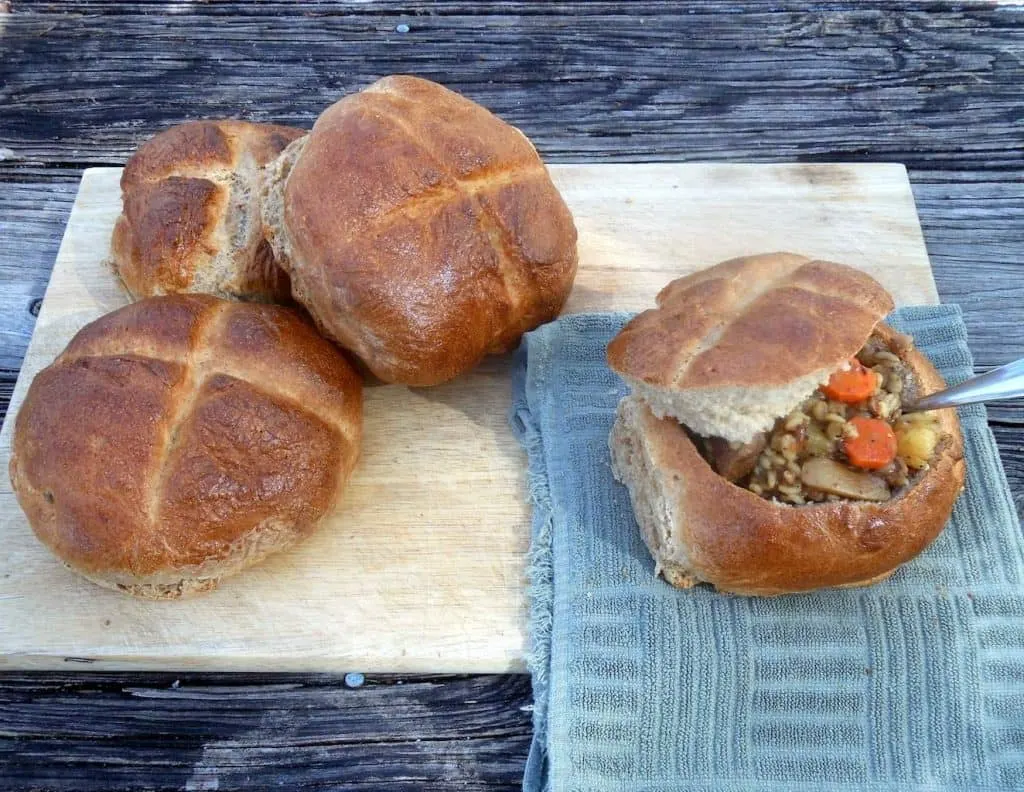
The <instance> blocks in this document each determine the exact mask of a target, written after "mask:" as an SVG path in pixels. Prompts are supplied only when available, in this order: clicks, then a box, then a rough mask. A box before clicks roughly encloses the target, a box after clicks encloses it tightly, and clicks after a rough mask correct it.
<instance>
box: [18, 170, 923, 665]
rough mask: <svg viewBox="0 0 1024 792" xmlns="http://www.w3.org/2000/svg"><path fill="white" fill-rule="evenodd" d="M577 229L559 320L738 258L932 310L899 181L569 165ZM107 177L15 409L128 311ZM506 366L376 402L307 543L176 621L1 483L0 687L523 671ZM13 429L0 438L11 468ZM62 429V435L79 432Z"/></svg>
mask: <svg viewBox="0 0 1024 792" xmlns="http://www.w3.org/2000/svg"><path fill="white" fill-rule="evenodd" d="M551 171H552V175H553V176H554V179H555V181H556V183H557V184H558V187H559V188H560V189H561V191H562V194H563V195H564V196H565V199H566V201H567V202H568V204H569V206H570V208H571V209H572V211H573V214H574V215H575V218H576V224H577V227H578V228H579V253H580V267H579V275H578V277H577V279H576V285H575V288H574V290H573V293H572V296H571V298H570V300H569V304H568V308H567V310H568V311H570V312H578V311H605V310H612V309H621V310H639V309H642V308H646V307H648V306H650V305H652V303H653V300H654V295H655V294H656V293H657V291H658V290H659V289H660V288H661V287H662V286H663V285H664V284H665V283H667V282H668V281H670V280H672V279H673V278H675V277H677V276H679V275H681V274H684V273H686V272H690V271H692V270H694V269H698V268H701V267H703V266H707V265H709V264H712V263H714V262H717V261H719V260H722V259H726V258H730V257H732V256H736V255H741V254H745V253H755V252H763V251H770V250H793V251H797V252H802V253H805V254H809V255H813V256H818V257H823V258H832V259H836V260H839V261H843V262H846V263H848V264H852V265H854V266H857V267H861V268H863V269H865V270H867V271H868V272H870V273H871V274H873V275H874V276H875V277H876V278H878V279H879V280H880V281H881V282H882V283H883V284H885V286H886V287H888V288H889V289H890V290H891V291H892V293H893V294H894V295H895V297H896V298H897V301H898V302H899V303H901V304H907V303H935V302H937V294H936V290H935V283H934V281H933V279H932V274H931V270H930V268H929V264H928V257H927V253H926V252H925V247H924V240H923V238H922V236H921V229H920V226H919V224H918V220H917V213H916V211H915V208H914V201H913V197H912V195H911V191H910V185H909V182H908V181H907V176H906V172H905V170H904V168H903V167H902V166H900V165H853V166H832V165H682V164H649V165H561V166H554V167H552V168H551ZM119 176H120V170H119V169H114V168H96V169H91V170H87V171H86V172H85V175H84V176H83V178H82V184H81V188H80V190H79V193H78V198H77V200H76V202H75V205H74V209H73V210H72V212H71V218H70V220H69V222H68V227H67V231H66V233H65V235H64V240H63V243H62V245H61V248H60V253H59V254H58V256H57V262H56V264H55V265H54V269H53V276H52V279H51V281H50V285H49V288H48V289H47V292H46V298H45V300H44V302H43V306H42V310H41V311H40V314H39V319H38V322H37V324H36V329H35V335H34V336H33V338H32V343H31V346H30V347H29V350H28V354H27V356H26V358H25V364H24V367H23V369H22V372H21V377H20V379H19V380H18V384H17V387H16V389H15V392H14V398H13V400H12V402H11V410H10V413H9V415H10V416H13V415H14V414H15V413H16V411H17V409H18V406H19V405H20V403H21V400H22V398H23V396H24V393H25V389H26V388H27V387H28V384H29V382H30V380H31V379H32V377H33V376H34V375H35V374H36V372H37V371H39V370H40V369H41V368H43V367H44V366H45V365H47V364H48V363H49V362H50V361H51V360H52V359H53V358H54V357H55V356H56V355H57V354H58V353H59V352H60V351H61V349H62V348H63V347H64V345H65V344H66V343H67V341H68V340H69V339H70V337H71V336H72V335H73V334H74V333H75V332H76V331H77V330H78V329H79V328H80V327H82V326H83V325H84V324H86V323H87V322H89V321H91V320H92V319H95V318H96V317H97V316H100V315H101V314H103V313H105V312H107V311H110V310H113V309H114V308H117V307H118V306H120V305H123V304H124V303H125V302H126V301H127V300H126V296H125V295H124V293H123V292H122V291H121V290H120V287H119V286H118V285H117V284H116V283H115V280H114V278H113V277H112V276H111V274H110V273H109V272H108V271H107V270H106V269H105V268H104V266H103V264H102V262H103V259H104V257H105V256H106V254H107V248H108V241H109V238H110V232H111V229H112V228H113V224H114V219H115V217H116V216H117V214H118V212H119V210H120V194H119V190H118V178H119ZM509 371H510V361H509V360H508V359H507V358H502V359H492V360H489V361H488V362H486V363H485V364H484V365H483V366H481V367H480V369H478V370H477V371H475V372H473V373H471V374H469V375H467V376H464V377H461V378H460V379H458V380H457V381H455V382H451V383H449V384H446V385H442V386H439V387H436V388H427V389H419V390H410V389H408V388H404V387H398V386H379V387H372V388H369V389H368V392H367V399H366V419H365V420H366V424H365V448H364V453H363V457H362V460H361V462H360V464H359V466H358V468H357V470H356V473H355V474H354V476H353V479H352V481H351V484H350V486H349V489H348V492H347V494H346V497H345V500H344V503H343V505H342V508H341V510H340V511H339V512H338V513H337V514H336V515H334V517H333V518H332V519H331V520H330V521H329V523H328V524H327V525H326V526H325V527H324V528H323V529H322V530H321V531H320V532H319V533H318V534H317V535H316V536H314V537H313V538H312V539H310V540H309V541H307V542H306V543H305V544H303V545H302V546H300V547H298V548H295V549H293V550H292V551H290V552H287V553H285V554H283V555H280V556H277V557H275V558H272V559H270V560H269V561H267V562H266V563H264V564H262V565H261V566H259V567H257V568H255V569H252V570H249V571H247V572H245V573H243V574H242V575H240V576H238V577H236V578H233V579H229V580H228V581H226V582H225V583H224V584H223V585H222V587H221V588H220V590H218V591H216V592H214V593H212V594H210V595H207V596H203V597H199V598H196V599H191V600H185V601H180V602H145V601H137V600H133V599H131V598H129V597H126V596H124V595H121V594H118V593H116V592H111V591H107V590H105V589H101V588H99V587H97V586H94V585H92V584H90V583H88V582H86V581H84V580H82V579H80V578H78V577H77V576H75V575H74V574H72V573H71V572H69V571H68V570H67V569H66V568H65V567H63V566H62V565H61V564H60V563H59V562H58V561H57V560H56V559H55V558H54V557H53V556H51V555H50V554H49V553H48V552H47V551H46V550H45V549H44V548H43V547H42V546H41V545H40V544H39V543H38V542H37V541H36V540H35V538H34V537H33V535H32V533H31V531H30V529H29V527H28V524H27V523H26V521H25V518H24V516H23V515H22V513H21V511H20V510H19V508H18V505H17V502H16V501H15V498H14V495H13V493H12V492H11V488H10V483H9V481H8V478H7V476H6V475H2V476H0V548H3V550H2V551H0V668H87V667H88V668H94V669H100V668H110V669H114V668H117V669H128V668H155V669H174V670H186V669H221V670H242V669H245V670H267V671H285V670H311V671H314V670H319V671H347V670H356V671H378V672H380V671H402V672H459V671H463V672H470V671H481V672H499V671H508V670H522V669H523V668H524V663H523V651H524V646H525V624H524V616H525V605H526V597H525V581H524V557H525V553H526V550H527V546H528V541H529V520H530V510H529V507H528V505H527V503H526V489H525V483H524V472H525V456H524V454H523V452H522V451H521V450H520V448H519V446H518V445H517V444H516V442H515V440H514V439H513V437H512V435H511V433H510V431H509V428H508V425H507V423H506V412H507V409H508V405H509V396H510V378H509ZM13 423H14V422H13V420H8V421H7V422H6V424H5V425H4V427H3V432H2V434H0V463H2V464H3V468H4V470H6V467H7V464H6V463H7V459H8V456H9V453H10V433H11V429H12V426H13ZM72 430H73V429H72Z"/></svg>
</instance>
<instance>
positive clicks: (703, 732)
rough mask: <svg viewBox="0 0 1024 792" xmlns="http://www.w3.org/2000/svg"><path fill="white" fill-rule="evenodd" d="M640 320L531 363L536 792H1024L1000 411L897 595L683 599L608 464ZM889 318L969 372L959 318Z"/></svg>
mask: <svg viewBox="0 0 1024 792" xmlns="http://www.w3.org/2000/svg"><path fill="white" fill-rule="evenodd" d="M627 318H628V317H626V316H623V315H621V314H603V315H580V316H572V317H568V318H565V319H562V320H560V321H558V322H555V323H552V324H549V325H546V326H544V327H542V328H540V329H538V330H536V331H534V332H533V333H530V334H529V335H528V336H527V338H526V340H525V341H524V343H523V345H522V347H521V348H520V351H519V353H518V355H519V357H518V364H517V368H516V377H515V380H514V396H513V407H512V416H511V418H512V423H513V426H514V428H515V431H516V432H517V435H518V437H519V439H520V441H521V442H522V444H523V445H524V446H525V448H526V449H527V452H528V454H529V463H530V464H529V488H530V496H531V500H532V503H533V509H534V520H533V541H532V551H531V559H530V570H529V571H530V576H531V591H530V594H531V611H530V628H531V641H532V654H531V657H530V669H531V673H532V675H533V686H534V699H535V705H534V726H535V736H534V743H533V747H532V750H531V754H530V758H529V761H528V765H527V770H526V776H525V779H524V783H523V787H524V789H525V790H527V792H537V791H539V790H548V789H550V790H554V791H555V792H568V791H569V790H580V791H581V792H600V791H601V790H615V792H620V791H621V790H631V791H633V790H673V791H674V790H706V791H707V792H739V791H740V790H742V791H743V792H752V791H753V790H764V792H780V790H801V791H802V790H807V791H808V792H809V791H810V790H814V791H815V792H817V790H822V789H831V790H869V791H877V792H881V791H882V790H886V791H888V790H901V792H905V791H906V790H920V791H921V792H923V791H924V790H929V792H930V791H931V790H971V792H977V790H1004V789H1006V790H1008V789H1017V790H1020V789H1024V585H1022V582H1024V553H1022V547H1024V541H1022V537H1021V531H1020V526H1019V524H1018V520H1017V517H1016V512H1015V511H1014V508H1013V503H1012V501H1011V499H1010V494H1009V491H1008V487H1007V483H1006V478H1005V475H1004V473H1003V469H1002V465H1001V464H1000V461H999V455H998V453H997V451H996V445H995V442H994V440H993V438H992V434H991V432H990V431H989V429H988V426H987V424H986V419H985V410H984V408H982V407H980V406H974V407H969V408H966V409H963V410H962V411H961V420H962V422H963V430H964V439H965V442H966V458H967V471H968V477H967V491H966V492H965V494H964V495H963V496H962V497H961V498H960V500H959V501H958V503H957V506H956V510H955V512H954V515H953V520H952V522H951V524H950V525H949V526H948V527H947V528H946V530H945V531H944V532H943V533H942V534H941V535H940V536H939V538H938V539H937V540H936V541H935V542H934V544H932V546H931V547H929V548H928V549H927V550H926V551H925V552H924V553H923V554H922V555H920V556H919V557H918V558H916V559H915V560H913V561H912V562H910V563H909V564H907V565H906V566H904V567H903V568H902V569H900V570H899V571H898V572H897V573H896V574H895V575H894V576H893V577H892V578H891V579H889V580H888V581H886V582H884V583H881V584H879V585H876V586H872V587H870V588H866V589H850V590H833V591H823V592H817V593H813V594H804V595H797V596H788V597H780V598H775V599H758V598H754V599H748V598H742V597H732V596H726V595H721V594H717V593H715V592H714V591H712V590H711V589H710V588H709V587H706V586H701V587H697V588H695V589H691V590H689V591H679V590H676V589H673V588H671V587H670V586H668V585H667V584H665V583H664V582H662V581H661V580H660V579H656V578H655V577H654V567H653V562H652V561H651V559H650V557H649V555H648V553H647V550H646V548H645V547H644V545H643V542H642V541H641V539H640V536H639V533H638V529H637V527H636V524H635V522H634V519H633V513H632V509H631V508H630V503H629V495H628V493H627V492H626V489H625V488H624V487H622V486H620V485H619V484H617V483H616V482H615V481H614V480H613V478H612V474H611V470H610V467H609V456H608V432H609V430H610V429H611V425H612V421H613V419H614V413H615V406H616V404H617V403H618V401H619V398H620V397H621V396H623V395H624V394H625V389H624V387H623V385H622V383H621V381H620V380H619V379H618V377H616V376H615V375H614V374H613V373H612V372H611V371H610V370H609V369H608V368H607V366H606V365H605V357H604V354H605V345H606V344H607V343H608V341H609V340H610V339H611V337H612V336H614V335H615V333H616V332H618V330H619V329H620V327H621V326H622V324H623V323H624V322H625V321H626V319H627ZM890 321H891V323H892V324H893V325H895V326H896V327H897V328H899V329H901V330H903V331H904V332H908V333H910V334H912V335H913V336H914V338H915V339H916V340H917V344H918V346H919V347H920V348H921V349H922V350H923V351H924V352H925V353H926V354H927V355H928V356H929V357H931V359H932V360H933V361H934V362H935V364H936V365H937V366H938V368H939V370H940V371H941V372H942V374H943V375H944V376H945V378H946V380H947V381H948V382H950V383H954V382H959V381H960V380H963V379H964V378H965V377H967V376H969V375H970V374H971V371H972V364H971V356H970V353H969V351H968V349H967V343H966V335H965V331H964V326H963V322H962V319H961V316H960V311H959V310H958V309H957V308H956V307H954V306H941V307H924V308H904V309H901V310H899V311H897V312H896V313H895V314H894V315H893V316H892V317H891V318H890Z"/></svg>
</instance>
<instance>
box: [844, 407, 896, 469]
mask: <svg viewBox="0 0 1024 792" xmlns="http://www.w3.org/2000/svg"><path fill="white" fill-rule="evenodd" d="M850 423H851V424H853V427H854V429H856V430H857V436H856V437H848V438H846V439H845V440H844V441H843V450H844V451H845V452H846V456H847V458H848V459H849V460H850V463H851V464H854V465H856V466H857V467H860V468H866V469H867V470H879V469H881V468H884V467H885V466H886V465H888V464H889V463H890V462H892V461H893V460H894V459H895V458H896V446H897V442H896V433H895V432H894V431H893V430H892V427H891V426H889V424H887V423H886V422H885V421H883V420H881V419H880V418H865V417H864V416H861V415H858V416H857V417H856V418H851V419H850Z"/></svg>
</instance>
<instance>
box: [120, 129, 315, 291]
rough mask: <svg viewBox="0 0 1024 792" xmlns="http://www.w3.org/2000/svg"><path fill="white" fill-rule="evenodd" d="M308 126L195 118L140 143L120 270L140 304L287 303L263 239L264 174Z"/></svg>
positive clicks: (123, 222) (131, 163) (129, 170)
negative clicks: (168, 300)
mask: <svg viewBox="0 0 1024 792" xmlns="http://www.w3.org/2000/svg"><path fill="white" fill-rule="evenodd" d="M303 134H305V132H304V130H301V129H295V128H292V127H284V126H276V125H273V124H251V123H248V122H245V121H194V122H189V123H185V124H180V125H178V126H174V127H171V128H170V129H167V130H166V131H164V132H161V133H160V134H158V135H156V136H155V137H153V138H151V139H150V140H148V141H146V142H145V143H143V144H142V145H141V146H140V147H139V149H138V151H136V152H135V154H134V155H133V156H132V157H131V159H129V160H128V163H127V165H126V166H125V169H124V173H123V174H122V176H121V192H122V200H123V212H122V214H121V215H120V217H118V219H117V222H116V224H115V226H114V234H113V238H112V240H111V253H112V257H113V263H114V267H115V268H116V270H117V272H118V275H119V276H120V278H121V280H122V281H123V282H124V284H125V287H126V288H127V289H128V291H129V292H130V293H131V294H132V296H133V297H135V298H136V299H140V298H143V297H151V296H154V295H159V294H173V293H176V292H182V291H185V292H208V293H211V294H216V295H218V296H220V297H225V298H229V299H249V300H257V301H264V302H266V301H276V302H281V301H287V300H288V299H289V296H290V287H289V284H288V278H287V275H286V274H285V273H284V272H283V271H282V270H281V269H280V267H278V266H277V265H276V263H275V262H274V256H273V251H272V250H271V249H270V246H269V244H268V243H267V242H266V240H264V239H263V237H262V223H261V221H260V211H259V207H258V206H256V204H255V202H256V201H257V200H258V197H259V171H260V169H261V168H262V167H263V166H264V165H266V164H267V163H268V162H270V161H272V160H273V159H274V158H275V157H276V156H277V155H278V154H280V152H281V151H282V150H284V148H285V147H286V146H287V145H288V144H289V143H290V142H291V141H293V140H295V139H296V138H298V137H300V136H302V135H303Z"/></svg>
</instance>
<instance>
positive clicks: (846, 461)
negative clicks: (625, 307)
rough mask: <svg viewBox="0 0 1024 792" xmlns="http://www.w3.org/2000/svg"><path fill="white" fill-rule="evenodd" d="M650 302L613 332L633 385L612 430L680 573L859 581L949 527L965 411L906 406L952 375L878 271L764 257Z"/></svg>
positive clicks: (714, 579) (624, 470)
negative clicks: (930, 356)
mask: <svg viewBox="0 0 1024 792" xmlns="http://www.w3.org/2000/svg"><path fill="white" fill-rule="evenodd" d="M658 302H659V308H658V309H655V310H654V311H648V312H645V313H644V314H641V315H639V316H638V317H636V318H635V319H634V320H633V321H632V322H630V323H629V324H628V325H627V326H626V327H625V328H624V329H623V331H622V332H621V333H620V334H619V335H618V336H617V337H616V338H615V339H613V341H612V342H611V344H610V345H609V349H608V358H609V363H610V365H611V366H612V368H613V369H615V370H616V371H617V372H618V373H619V374H621V375H622V376H623V377H624V378H625V379H626V380H627V381H628V382H630V384H631V385H633V391H634V392H633V394H632V395H631V396H628V397H626V398H625V399H624V400H623V401H622V403H621V404H620V406H619V410H618V413H617V418H616V422H615V426H614V428H613V430H612V434H611V439H610V443H611V453H612V467H613V471H614V472H615V475H616V477H617V478H618V479H619V480H620V481H622V482H623V483H625V484H626V485H627V487H628V489H629V492H630V496H631V499H632V502H633V507H634V512H635V514H636V517H637V521H638V523H639V525H640V528H641V532H642V534H643V536H644V540H645V542H646V544H647V545H648V547H649V549H650V551H651V553H652V555H653V556H654V558H655V562H656V565H657V569H658V571H659V572H661V573H662V574H663V575H664V576H665V578H666V579H667V580H668V581H669V582H670V583H673V584H674V585H677V586H682V587H686V586H691V585H693V584H695V583H698V582H708V583H712V584H714V585H715V586H716V587H717V588H718V589H719V590H722V591H728V592H733V593H738V594H756V595H771V594H783V593H789V592H798V591H808V590H813V589H818V588H825V587H832V586H851V585H864V584H867V583H872V582H875V581H877V580H879V579H882V578H884V577H886V576H888V575H889V574H891V573H892V572H893V571H894V570H895V569H896V568H897V567H898V566H899V565H900V564H902V563H904V562H906V561H908V560H910V559H911V558H913V557H914V556H915V555H917V554H918V553H920V552H921V550H922V549H924V548H925V547H926V546H927V545H928V544H929V543H930V542H931V541H932V540H933V539H934V538H935V537H936V536H937V535H938V534H939V532H940V531H941V530H942V528H943V526H944V525H945V524H946V522H947V521H948V519H949V515H950V513H951V511H952V508H953V503H954V502H955V500H956V497H957V496H958V495H959V492H960V490H961V489H962V487H963V481H964V464H963V443H962V438H961V435H960V429H959V423H958V421H957V418H956V413H955V412H954V411H952V410H939V411H935V412H934V413H921V414H909V415H904V414H903V413H902V399H903V398H904V396H909V397H916V396H918V395H924V394H927V393H932V392H934V391H936V390H940V389H942V388H943V387H945V385H944V383H943V381H942V378H941V377H940V375H939V374H938V372H937V371H936V370H935V369H934V367H933V366H932V365H931V363H930V362H929V361H928V360H927V359H926V358H925V357H924V356H923V355H922V354H921V353H920V352H919V351H918V350H917V349H916V348H915V347H914V345H913V342H912V340H911V339H910V338H908V337H906V336H903V335H900V334H898V333H896V332H894V331H893V330H892V329H891V328H889V327H888V326H886V325H885V324H884V323H882V322H881V319H882V318H883V317H884V315H885V314H886V313H887V312H888V311H889V310H890V309H891V307H892V303H891V299H890V298H889V296H888V294H886V293H885V291H884V289H882V287H881V286H880V285H879V284H877V283H875V282H874V281H873V280H872V279H871V278H869V277H868V276H867V275H865V274H864V273H860V272H858V271H856V270H853V269H851V268H849V267H845V266H843V265H840V264H834V263H831V262H822V261H813V260H811V259H807V258H805V257H801V256H794V255H792V254H769V255H764V256H752V257H746V258H742V259H735V260H731V261H728V262H724V263H723V264H720V265H717V266H716V267H712V268H710V269H708V270H705V271H703V272H700V273H696V274H695V275H692V276H689V277H687V278H681V279H679V280H678V281H675V282H673V283H672V284H670V285H669V286H667V287H666V288H665V289H664V290H663V291H662V293H661V294H660V295H659V298H658ZM780 370H782V371H784V372H785V374H784V376H785V377H788V378H789V379H788V380H785V379H783V378H782V377H780V376H779V374H778V372H779V371H780ZM759 395H761V396H764V401H765V402H766V405H756V406H754V407H753V408H752V409H749V410H748V409H747V407H748V405H750V404H752V403H754V402H756V401H757V399H758V398H759ZM700 410H704V413H703V414H701V415H698V416H697V418H696V419H694V418H693V417H692V416H693V415H694V413H695V412H697V411H700ZM769 413H770V415H769ZM681 416H682V417H681ZM766 416H767V420H766ZM693 424H697V425H698V426H699V428H697V427H695V426H694V425H693ZM766 424H767V425H766Z"/></svg>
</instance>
